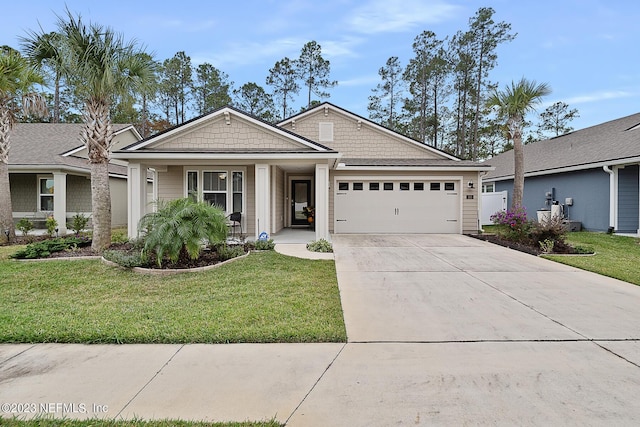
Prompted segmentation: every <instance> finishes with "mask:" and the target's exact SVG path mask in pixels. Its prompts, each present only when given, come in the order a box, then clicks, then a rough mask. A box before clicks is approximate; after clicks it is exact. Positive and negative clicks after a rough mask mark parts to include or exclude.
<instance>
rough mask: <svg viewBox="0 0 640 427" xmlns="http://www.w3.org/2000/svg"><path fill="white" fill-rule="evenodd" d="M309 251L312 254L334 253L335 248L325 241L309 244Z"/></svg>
mask: <svg viewBox="0 0 640 427" xmlns="http://www.w3.org/2000/svg"><path fill="white" fill-rule="evenodd" d="M307 250H309V251H311V252H333V246H332V245H331V243H330V242H328V241H327V240H325V239H320V240H314V241H313V242H310V243H307Z"/></svg>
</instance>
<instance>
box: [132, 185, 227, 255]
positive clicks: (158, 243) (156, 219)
mask: <svg viewBox="0 0 640 427" xmlns="http://www.w3.org/2000/svg"><path fill="white" fill-rule="evenodd" d="M138 227H139V230H140V233H141V234H142V235H144V240H145V244H144V249H143V255H144V256H150V255H151V254H152V253H153V254H155V257H156V261H157V263H158V265H162V261H163V259H165V257H166V258H168V259H169V260H170V261H171V262H173V263H175V262H178V261H180V262H187V261H188V260H189V259H197V258H198V257H199V256H200V252H201V251H202V249H203V246H204V244H205V243H216V242H222V241H224V240H225V239H226V238H227V233H228V228H227V219H226V217H225V214H224V212H223V211H222V209H220V208H218V207H216V206H212V205H210V204H209V203H207V202H204V201H203V202H198V201H194V200H193V199H191V198H188V197H187V198H182V199H176V200H172V201H170V202H168V203H160V206H159V209H158V211H157V212H152V213H149V214H147V215H145V216H144V217H143V218H142V219H141V220H140V224H139V225H138Z"/></svg>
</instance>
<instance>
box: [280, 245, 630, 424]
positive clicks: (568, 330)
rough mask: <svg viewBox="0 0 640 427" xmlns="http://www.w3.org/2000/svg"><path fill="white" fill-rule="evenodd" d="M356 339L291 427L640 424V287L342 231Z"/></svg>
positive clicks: (475, 251) (338, 249)
mask: <svg viewBox="0 0 640 427" xmlns="http://www.w3.org/2000/svg"><path fill="white" fill-rule="evenodd" d="M333 244H334V251H335V260H336V269H337V273H338V283H339V286H340V293H341V299H342V304H343V309H344V315H345V322H346V327H347V334H348V340H349V344H347V346H346V347H345V348H344V349H343V350H342V352H341V353H340V355H339V356H338V357H337V358H336V360H335V361H334V362H333V364H332V366H331V367H330V369H329V370H328V371H327V372H326V373H325V375H324V376H323V378H322V379H321V381H319V382H318V384H317V385H316V387H315V388H314V389H313V391H312V392H311V393H310V394H309V396H307V398H306V399H305V401H304V402H303V403H302V404H301V405H300V407H299V408H298V410H297V411H296V412H295V413H294V415H293V417H292V418H291V419H290V425H362V426H364V425H367V426H372V425H378V426H388V425H478V424H480V425H483V424H491V425H581V426H582V425H638V424H639V423H640V404H638V401H637V396H638V395H639V394H640V287H638V286H634V285H630V284H628V283H624V282H620V281H617V280H613V279H609V278H606V277H603V276H599V275H596V274H592V273H588V272H584V271H581V270H578V269H574V268H571V267H567V266H563V265H560V264H557V263H554V262H551V261H547V260H544V259H541V258H537V257H534V256H531V255H527V254H522V253H520V252H516V251H513V250H510V249H506V248H502V247H499V246H495V245H492V244H488V243H485V242H482V241H478V240H475V239H472V238H469V237H465V236H459V235H377V236H371V235H369V236H364V235H336V236H333Z"/></svg>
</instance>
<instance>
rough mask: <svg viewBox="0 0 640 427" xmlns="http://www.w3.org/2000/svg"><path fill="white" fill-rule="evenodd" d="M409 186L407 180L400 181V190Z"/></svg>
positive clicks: (406, 189)
mask: <svg viewBox="0 0 640 427" xmlns="http://www.w3.org/2000/svg"><path fill="white" fill-rule="evenodd" d="M410 188H411V187H410V186H409V183H408V182H401V183H400V191H409V189H410Z"/></svg>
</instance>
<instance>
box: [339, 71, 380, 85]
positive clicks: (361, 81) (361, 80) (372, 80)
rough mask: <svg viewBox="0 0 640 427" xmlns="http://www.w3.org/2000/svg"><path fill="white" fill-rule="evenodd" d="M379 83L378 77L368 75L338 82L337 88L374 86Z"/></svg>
mask: <svg viewBox="0 0 640 427" xmlns="http://www.w3.org/2000/svg"><path fill="white" fill-rule="evenodd" d="M378 83H380V76H379V75H377V74H370V75H365V76H360V77H355V78H352V79H348V80H340V81H339V82H338V87H348V86H369V87H372V86H375V85H376V84H378Z"/></svg>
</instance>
